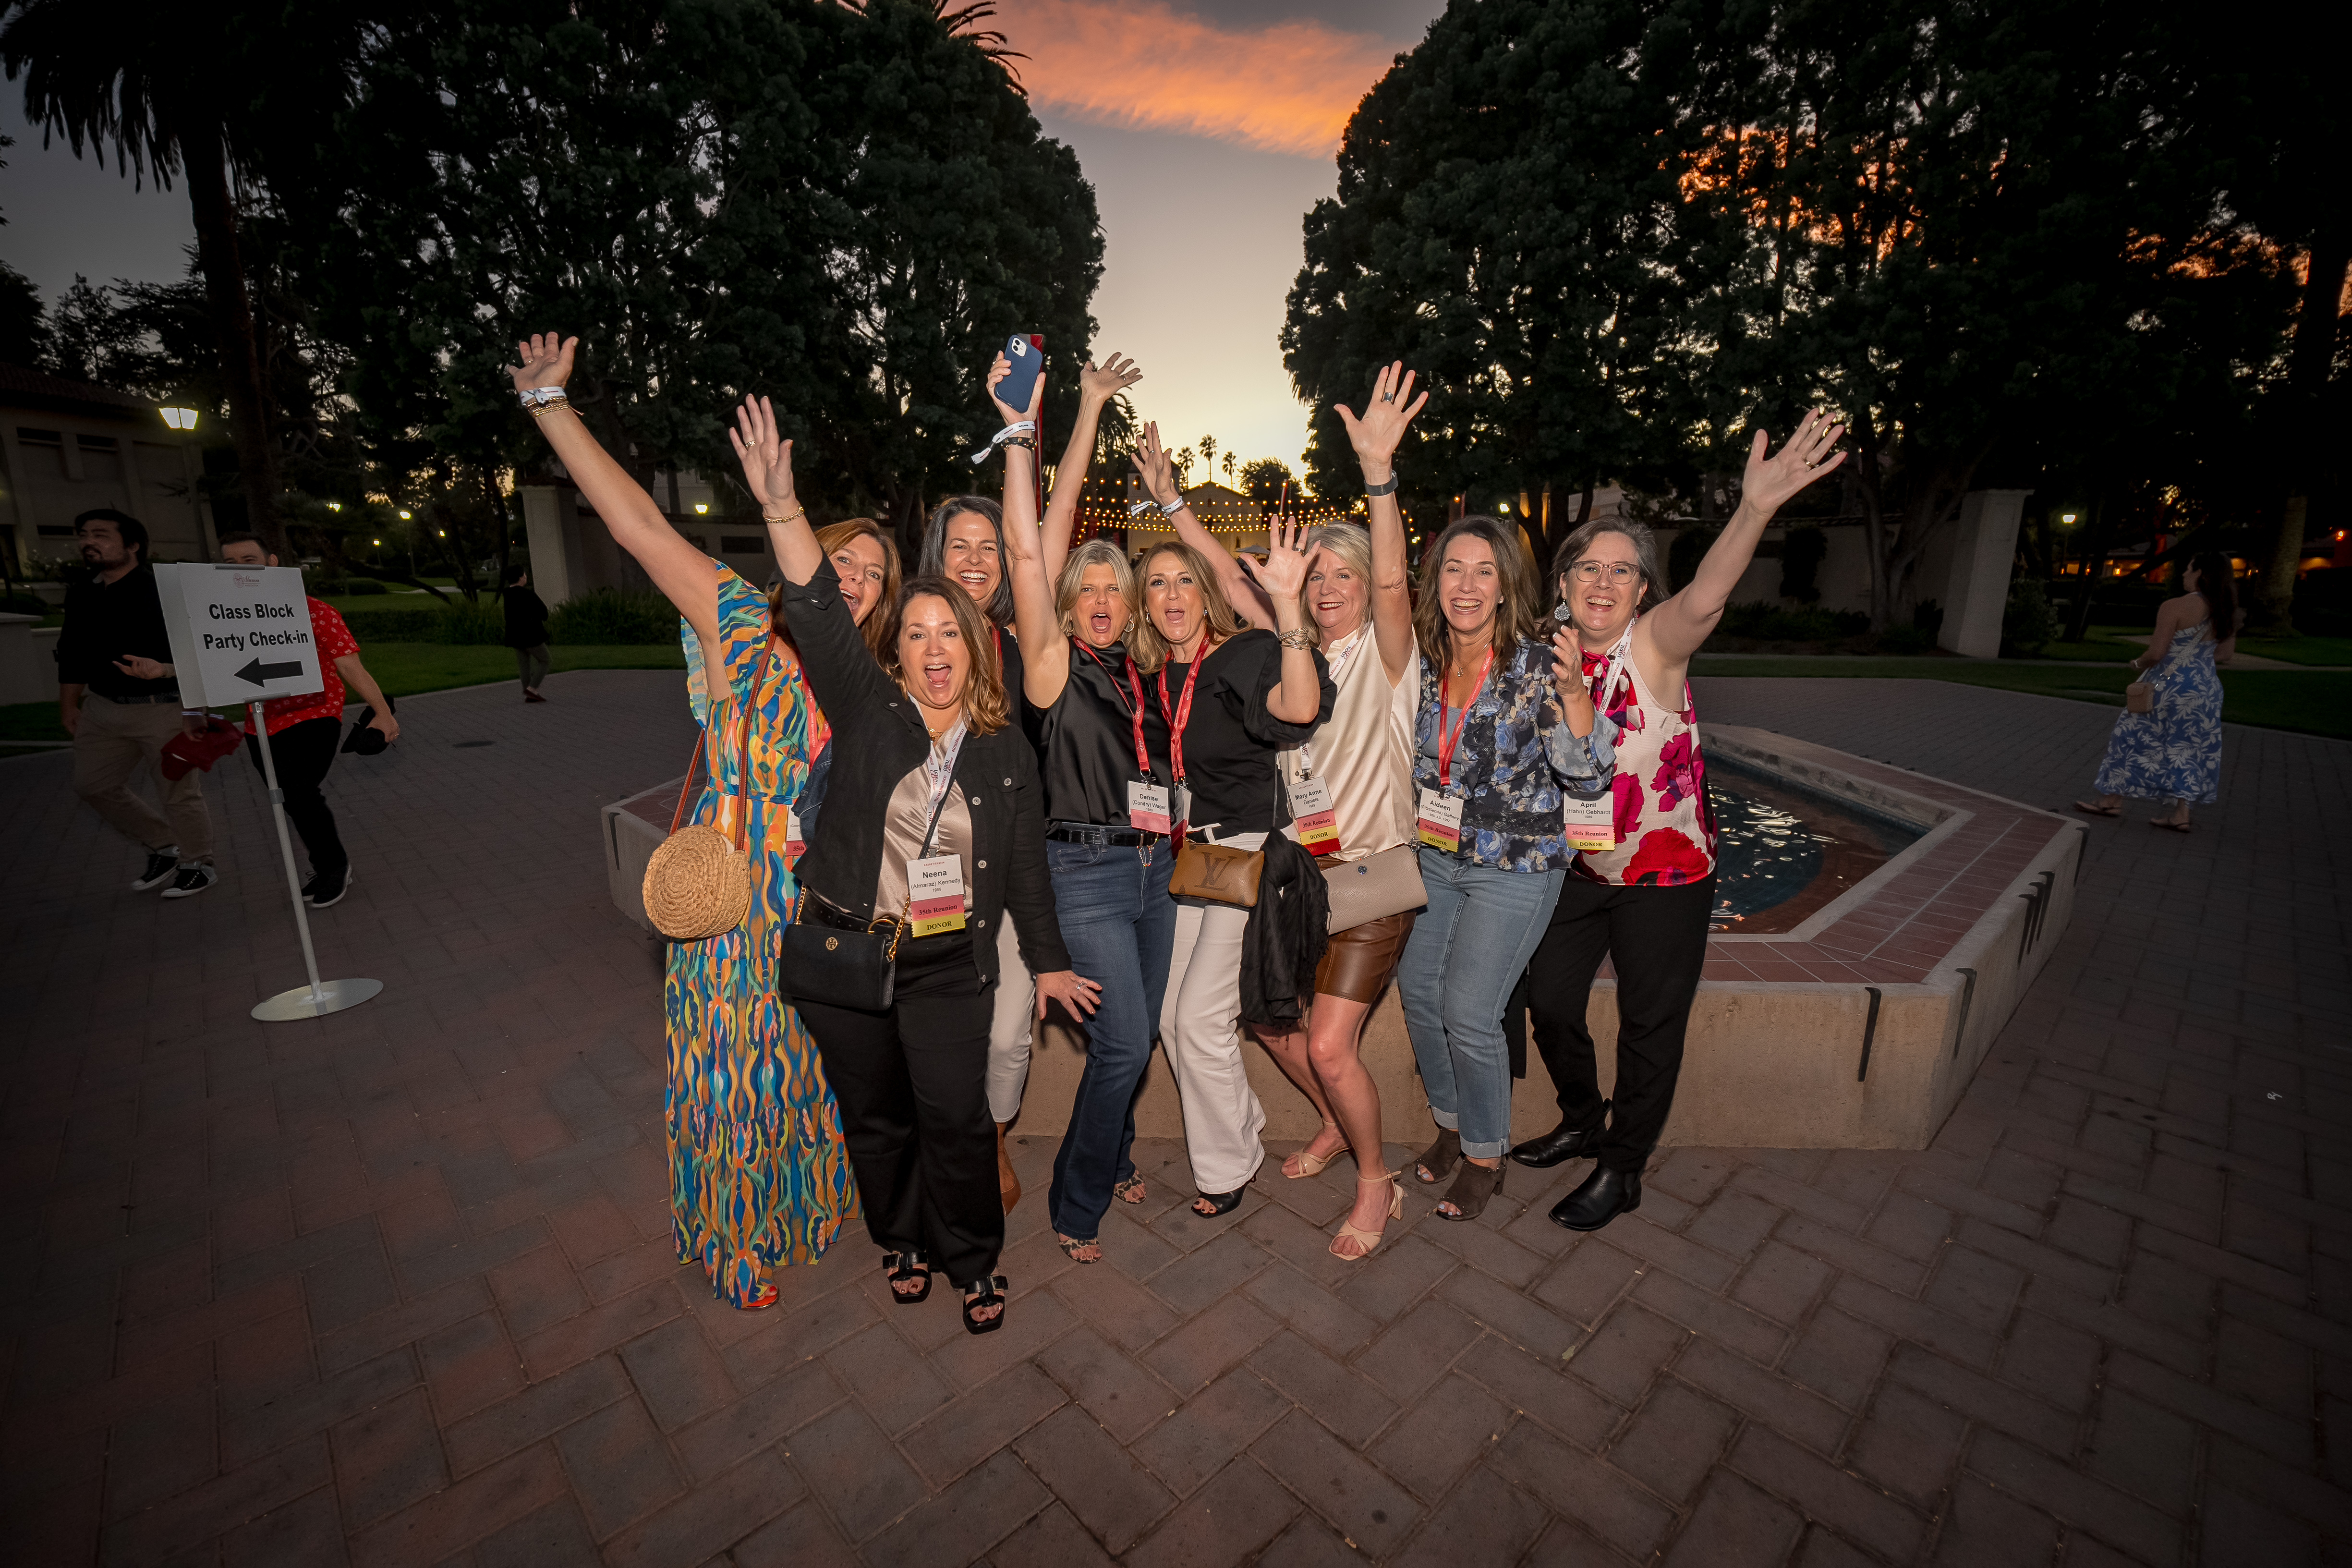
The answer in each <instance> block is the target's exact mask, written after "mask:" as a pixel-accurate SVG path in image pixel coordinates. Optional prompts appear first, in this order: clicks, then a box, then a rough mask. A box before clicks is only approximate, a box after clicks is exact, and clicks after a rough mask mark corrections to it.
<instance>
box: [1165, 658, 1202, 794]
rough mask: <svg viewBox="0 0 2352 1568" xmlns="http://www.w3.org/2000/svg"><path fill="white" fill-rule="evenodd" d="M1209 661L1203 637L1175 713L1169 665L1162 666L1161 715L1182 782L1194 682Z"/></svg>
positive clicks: (1172, 762)
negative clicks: (1170, 695) (1170, 706)
mask: <svg viewBox="0 0 2352 1568" xmlns="http://www.w3.org/2000/svg"><path fill="white" fill-rule="evenodd" d="M1208 662H1209V643H1208V639H1207V638H1205V637H1203V638H1202V640H1201V647H1200V648H1199V649H1198V650H1197V651H1196V652H1195V653H1194V654H1193V655H1192V668H1191V669H1189V670H1187V671H1185V672H1184V695H1183V696H1182V697H1181V698H1179V699H1178V700H1177V702H1176V710H1175V711H1174V712H1173V713H1171V712H1170V711H1169V710H1168V667H1167V666H1166V665H1164V664H1163V665H1161V666H1160V675H1159V680H1160V717H1161V718H1163V719H1165V720H1167V721H1168V765H1169V767H1170V768H1171V769H1172V770H1174V772H1175V774H1176V782H1177V783H1178V784H1182V783H1183V782H1184V726H1185V725H1186V724H1187V723H1189V722H1191V721H1192V684H1193V682H1195V681H1197V680H1199V679H1201V667H1202V665H1204V664H1206V663H1208Z"/></svg>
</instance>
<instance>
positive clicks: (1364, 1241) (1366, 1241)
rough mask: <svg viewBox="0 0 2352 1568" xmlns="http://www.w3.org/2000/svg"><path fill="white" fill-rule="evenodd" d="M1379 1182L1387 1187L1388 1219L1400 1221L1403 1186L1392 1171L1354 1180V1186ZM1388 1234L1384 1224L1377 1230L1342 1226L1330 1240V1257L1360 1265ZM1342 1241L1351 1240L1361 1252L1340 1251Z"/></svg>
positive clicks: (1402, 1205) (1402, 1213) (1402, 1214)
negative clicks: (1384, 1183) (1337, 1233)
mask: <svg viewBox="0 0 2352 1568" xmlns="http://www.w3.org/2000/svg"><path fill="white" fill-rule="evenodd" d="M1381 1182H1386V1183H1387V1184H1388V1186H1389V1218H1390V1219H1402V1218H1403V1217H1404V1184H1403V1183H1402V1182H1400V1181H1398V1180H1397V1174H1396V1173H1395V1172H1394V1171H1382V1172H1381V1173H1380V1174H1379V1175H1377V1176H1358V1177H1357V1178H1356V1184H1357V1185H1358V1186H1360V1187H1370V1186H1374V1185H1377V1184H1380V1183H1381ZM1388 1233H1389V1231H1388V1226H1387V1225H1386V1224H1385V1223H1383V1224H1382V1225H1381V1228H1380V1229H1378V1230H1364V1229H1361V1228H1360V1227H1358V1226H1354V1225H1342V1226H1340V1227H1339V1235H1338V1236H1335V1237H1332V1238H1331V1247H1330V1253H1331V1256H1332V1257H1334V1258H1343V1259H1345V1260H1346V1261H1348V1262H1349V1263H1361V1262H1362V1261H1363V1260H1364V1259H1365V1258H1370V1256H1371V1255H1372V1249H1373V1248H1374V1247H1378V1246H1380V1244H1381V1237H1384V1236H1386V1235H1388ZM1342 1239H1353V1240H1354V1242H1355V1244H1356V1245H1357V1246H1358V1247H1362V1248H1363V1250H1362V1251H1361V1252H1342V1251H1340V1250H1339V1243H1340V1241H1341V1240H1342Z"/></svg>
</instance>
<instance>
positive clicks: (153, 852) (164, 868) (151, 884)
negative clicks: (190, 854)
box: [131, 844, 180, 893]
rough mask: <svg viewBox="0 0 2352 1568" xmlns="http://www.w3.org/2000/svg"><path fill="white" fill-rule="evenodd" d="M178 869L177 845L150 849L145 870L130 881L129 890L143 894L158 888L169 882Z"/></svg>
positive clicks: (178, 851) (178, 855) (178, 848)
mask: <svg viewBox="0 0 2352 1568" xmlns="http://www.w3.org/2000/svg"><path fill="white" fill-rule="evenodd" d="M179 868H180V847H179V846H178V845H176V844H166V845H165V846H163V848H161V849H150V850H149V851H148V852H147V869H145V870H144V871H142V872H140V873H139V875H138V876H137V877H135V878H133V879H131V891H132V892H134V893H143V892H145V891H146V890H147V889H150V888H160V887H162V886H163V884H164V883H166V882H168V881H170V880H171V879H172V873H173V872H174V871H176V870H178V869H179Z"/></svg>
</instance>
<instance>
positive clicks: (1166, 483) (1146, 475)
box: [1128, 420, 1177, 506]
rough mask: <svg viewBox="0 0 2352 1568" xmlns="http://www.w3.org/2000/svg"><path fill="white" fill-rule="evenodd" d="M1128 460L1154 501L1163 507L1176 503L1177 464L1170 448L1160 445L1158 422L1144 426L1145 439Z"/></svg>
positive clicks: (1139, 442) (1130, 454)
mask: <svg viewBox="0 0 2352 1568" xmlns="http://www.w3.org/2000/svg"><path fill="white" fill-rule="evenodd" d="M1128 460H1129V462H1131V463H1133V464H1134V465H1135V472H1136V477H1137V478H1139V479H1141V480H1142V481H1143V488H1144V489H1147V490H1149V491H1150V492H1151V499H1152V500H1156V501H1158V502H1159V503H1160V505H1161V506H1169V505H1172V504H1173V503H1174V502H1175V500H1176V498H1177V490H1176V463H1175V460H1174V459H1173V458H1170V457H1169V455H1168V448H1167V447H1163V446H1161V445H1160V425H1159V422H1158V421H1157V420H1154V421H1151V422H1150V423H1148V424H1146V425H1145V426H1143V438H1142V439H1141V440H1139V441H1138V442H1137V443H1136V444H1135V450H1134V451H1132V452H1130V453H1129V454H1128Z"/></svg>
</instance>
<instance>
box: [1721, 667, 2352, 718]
mask: <svg viewBox="0 0 2352 1568" xmlns="http://www.w3.org/2000/svg"><path fill="white" fill-rule="evenodd" d="M1691 673H1692V674H1694V675H1719V676H1742V675H1777V676H1791V675H1793V676H1811V677H1814V678H1826V679H1841V678H1843V679H1855V678H1873V677H1874V678H1877V679H1915V680H1955V681H1958V682H1961V683H1962V684H1964V685H1969V686H1997V687H2000V689H2003V690H2005V691H2032V692H2036V693H2039V694H2040V695H2042V696H2044V697H2063V698H2067V699H2070V700H2075V701H2081V702H2102V703H2105V704H2107V705H2109V706H2111V707H2118V708H2119V707H2121V706H2123V700H2124V688H2125V687H2126V685H2128V684H2130V682H2131V679H2132V674H2131V671H2130V670H2128V669H2124V668H2113V669H2098V668H2085V669H2069V668H2066V667H2065V666H2064V665H2052V664H2025V663H2012V662H2009V661H2006V660H1996V659H1972V658H1970V659H1961V658H1707V657H1706V655H1705V654H1701V655H1700V656H1699V657H1698V658H1696V659H1693V660H1692V661H1691ZM2221 696H2222V701H2221V717H2222V718H2223V719H2224V720H2226V721H2229V722H2231V723H2233V724H2261V725H2264V726H2266V727H2268V728H2270V729H2273V730H2300V731H2305V733H2307V734H2314V735H2333V736H2336V737H2339V738H2343V739H2352V674H2344V673H2339V672H2336V671H2332V670H2331V671H2314V672H2312V673H2310V674H2305V673H2302V672H2300V671H2297V670H2291V669H2234V670H2233V669H2225V670H2223V671H2222V672H2221Z"/></svg>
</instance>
